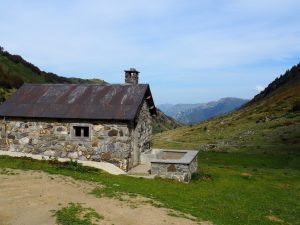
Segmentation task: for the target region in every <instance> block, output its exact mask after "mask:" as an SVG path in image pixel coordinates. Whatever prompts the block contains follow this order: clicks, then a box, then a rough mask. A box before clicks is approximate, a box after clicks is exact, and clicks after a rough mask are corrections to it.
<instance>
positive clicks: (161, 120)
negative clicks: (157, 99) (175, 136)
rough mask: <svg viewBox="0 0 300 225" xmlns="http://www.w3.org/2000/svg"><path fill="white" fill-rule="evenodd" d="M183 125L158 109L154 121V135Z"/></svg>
mask: <svg viewBox="0 0 300 225" xmlns="http://www.w3.org/2000/svg"><path fill="white" fill-rule="evenodd" d="M182 126H183V124H182V123H180V122H178V121H176V120H174V119H173V118H171V117H169V116H167V115H166V114H164V113H163V112H162V111H161V110H160V109H158V108H157V116H156V117H155V119H154V120H153V134H156V133H160V132H163V131H168V130H173V129H176V128H179V127H182Z"/></svg>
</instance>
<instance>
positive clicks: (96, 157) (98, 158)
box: [91, 155, 101, 162]
mask: <svg viewBox="0 0 300 225" xmlns="http://www.w3.org/2000/svg"><path fill="white" fill-rule="evenodd" d="M91 159H92V160H93V161H96V162H100V161H101V157H100V155H93V156H92V158H91Z"/></svg>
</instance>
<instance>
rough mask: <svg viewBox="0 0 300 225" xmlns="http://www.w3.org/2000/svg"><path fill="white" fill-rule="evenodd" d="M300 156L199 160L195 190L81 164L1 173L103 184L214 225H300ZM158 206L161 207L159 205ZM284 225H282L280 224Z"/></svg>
mask: <svg viewBox="0 0 300 225" xmlns="http://www.w3.org/2000/svg"><path fill="white" fill-rule="evenodd" d="M299 165H300V153H284V152H282V153H276V154H271V153H265V154H261V153H255V154H249V153H246V152H234V153H217V152H205V153H204V152H203V153H201V154H200V156H199V168H200V170H199V172H198V173H196V174H195V175H194V176H193V180H192V181H191V183H190V184H182V183H178V182H175V181H171V180H162V179H155V180H148V179H143V178H133V177H128V176H113V175H110V174H107V173H105V172H102V171H98V170H96V169H92V168H88V167H84V168H85V169H84V170H83V169H82V168H81V166H80V165H76V164H74V163H73V164H72V165H69V164H63V165H61V164H55V163H53V162H52V163H49V162H47V161H36V160H33V159H29V158H18V159H17V158H11V157H6V156H1V157H0V168H12V169H25V170H29V169H30V170H42V171H45V172H48V173H51V174H62V175H66V176H71V177H73V178H75V179H81V180H88V181H94V182H100V183H101V185H103V188H98V189H95V190H94V191H93V194H95V195H96V196H99V197H101V196H107V197H117V198H119V197H120V196H122V195H123V194H124V193H125V194H128V195H130V196H135V195H136V194H139V195H142V196H145V197H148V198H150V199H151V201H149V202H152V203H153V204H154V205H156V206H157V207H162V206H163V207H166V208H170V209H174V210H178V211H181V212H183V213H188V214H191V215H192V216H195V217H196V218H197V219H198V220H208V221H211V222H213V223H214V224H228V225H234V224H241V225H244V224H274V221H272V219H274V218H275V219H280V220H282V221H284V222H282V223H281V224H288V223H290V224H300V168H299ZM157 202H158V203H159V204H157ZM279 224H280V223H279Z"/></svg>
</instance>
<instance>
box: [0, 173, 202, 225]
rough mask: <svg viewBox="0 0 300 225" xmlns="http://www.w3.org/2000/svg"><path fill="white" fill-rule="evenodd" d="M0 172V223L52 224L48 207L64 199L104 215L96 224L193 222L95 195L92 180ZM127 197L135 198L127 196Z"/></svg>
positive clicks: (61, 203)
mask: <svg viewBox="0 0 300 225" xmlns="http://www.w3.org/2000/svg"><path fill="white" fill-rule="evenodd" d="M12 172H13V173H16V174H12V175H8V174H1V173H0V225H48V224H49V225H52V224H56V222H55V217H53V216H52V215H53V212H51V210H58V209H60V208H62V207H64V206H67V205H68V203H70V202H73V203H83V206H84V207H91V208H93V209H95V210H96V211H97V212H98V213H99V214H101V215H103V216H104V220H101V221H100V222H99V224H109V225H112V224H115V225H127V224H128V225H135V224H136V225H148V224H149V225H150V224H153V225H154V224H155V225H158V224H174V225H176V224H178V225H179V224H180V225H184V224H187V225H189V224H190V225H192V224H197V223H196V222H194V221H192V220H188V219H185V218H179V217H172V216H170V215H168V210H167V209H162V208H155V207H154V206H152V205H149V204H139V203H138V202H137V204H136V206H137V208H133V207H131V206H130V204H132V202H131V203H130V204H129V203H128V202H126V201H125V202H124V201H119V200H116V199H109V198H96V197H94V196H93V195H91V194H88V193H89V192H90V191H91V190H93V188H95V187H96V186H95V184H94V183H88V182H84V181H76V180H74V179H72V178H69V177H64V176H60V175H49V174H46V173H43V172H34V171H19V170H18V171H16V170H14V171H12ZM130 201H139V200H135V199H130Z"/></svg>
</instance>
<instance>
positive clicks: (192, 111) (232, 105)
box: [158, 98, 248, 124]
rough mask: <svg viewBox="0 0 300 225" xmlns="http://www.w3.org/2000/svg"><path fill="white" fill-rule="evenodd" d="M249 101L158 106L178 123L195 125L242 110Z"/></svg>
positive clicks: (230, 99) (227, 100) (236, 100)
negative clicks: (238, 109)
mask: <svg viewBox="0 0 300 225" xmlns="http://www.w3.org/2000/svg"><path fill="white" fill-rule="evenodd" d="M247 101H248V100H244V99H240V98H222V99H220V100H218V101H212V102H208V103H199V104H176V105H170V104H165V105H161V106H158V107H159V108H160V109H162V111H163V112H164V113H165V114H167V115H168V116H171V117H172V118H174V119H175V120H177V121H180V122H181V123H185V124H195V123H199V122H202V121H204V120H207V119H210V118H213V117H216V116H220V115H222V114H225V113H229V112H231V111H233V110H235V109H237V108H240V107H241V106H242V105H244V104H245V103H246V102H247Z"/></svg>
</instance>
